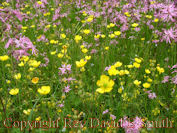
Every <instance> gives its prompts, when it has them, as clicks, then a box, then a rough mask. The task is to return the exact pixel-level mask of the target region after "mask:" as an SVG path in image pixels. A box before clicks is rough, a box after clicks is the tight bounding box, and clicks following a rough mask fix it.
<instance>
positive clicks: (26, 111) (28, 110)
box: [23, 109, 31, 115]
mask: <svg viewBox="0 0 177 133" xmlns="http://www.w3.org/2000/svg"><path fill="white" fill-rule="evenodd" d="M23 113H24V114H25V115H30V113H31V109H27V110H23Z"/></svg>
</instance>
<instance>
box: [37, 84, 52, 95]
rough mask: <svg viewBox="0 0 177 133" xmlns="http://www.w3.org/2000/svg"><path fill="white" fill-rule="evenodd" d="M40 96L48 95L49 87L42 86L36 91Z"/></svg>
mask: <svg viewBox="0 0 177 133" xmlns="http://www.w3.org/2000/svg"><path fill="white" fill-rule="evenodd" d="M37 91H38V92H39V93H40V94H41V95H47V94H49V93H50V86H42V87H41V88H39V89H38V90H37Z"/></svg>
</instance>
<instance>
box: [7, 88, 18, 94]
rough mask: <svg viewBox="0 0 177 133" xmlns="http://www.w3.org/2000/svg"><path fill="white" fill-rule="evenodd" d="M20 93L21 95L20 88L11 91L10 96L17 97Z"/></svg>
mask: <svg viewBox="0 0 177 133" xmlns="http://www.w3.org/2000/svg"><path fill="white" fill-rule="evenodd" d="M18 93H19V89H18V88H15V89H11V90H10V91H9V94H10V95H17V94H18Z"/></svg>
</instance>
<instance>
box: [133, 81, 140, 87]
mask: <svg viewBox="0 0 177 133" xmlns="http://www.w3.org/2000/svg"><path fill="white" fill-rule="evenodd" d="M133 83H134V84H135V85H136V86H139V85H140V84H141V81H138V80H135V81H134V82H133Z"/></svg>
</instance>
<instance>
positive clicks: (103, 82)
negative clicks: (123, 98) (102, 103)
mask: <svg viewBox="0 0 177 133" xmlns="http://www.w3.org/2000/svg"><path fill="white" fill-rule="evenodd" d="M97 86H98V87H99V88H98V89H97V90H96V91H97V92H99V93H106V92H110V91H111V90H112V89H113V86H114V81H113V80H110V79H109V77H108V76H106V75H101V77H100V80H98V81H97Z"/></svg>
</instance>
